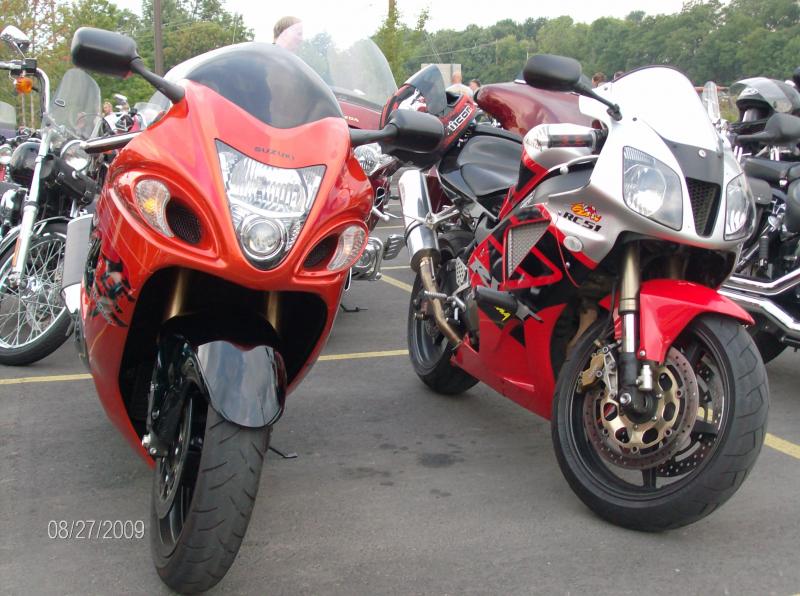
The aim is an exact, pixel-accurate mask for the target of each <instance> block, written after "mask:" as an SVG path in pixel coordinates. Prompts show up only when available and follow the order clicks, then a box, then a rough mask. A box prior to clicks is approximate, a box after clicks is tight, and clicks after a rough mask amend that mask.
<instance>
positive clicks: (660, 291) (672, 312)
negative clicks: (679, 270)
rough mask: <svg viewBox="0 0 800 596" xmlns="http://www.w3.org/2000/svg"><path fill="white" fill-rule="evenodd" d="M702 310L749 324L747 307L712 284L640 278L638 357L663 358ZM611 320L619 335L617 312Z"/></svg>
mask: <svg viewBox="0 0 800 596" xmlns="http://www.w3.org/2000/svg"><path fill="white" fill-rule="evenodd" d="M609 304H610V299H609V298H606V299H605V300H603V302H602V303H601V306H604V307H605V308H606V309H608V307H609ZM703 313H714V314H718V315H722V316H725V317H731V318H733V319H736V320H738V321H741V322H742V323H743V324H745V325H752V324H753V318H752V317H751V316H750V315H749V314H748V313H747V311H745V310H744V309H743V308H741V307H740V306H739V305H737V304H735V303H734V302H733V301H731V300H729V299H728V298H726V297H725V296H722V295H720V293H719V292H717V291H716V290H714V289H712V288H709V287H706V286H702V285H700V284H696V283H692V282H689V281H682V280H674V279H654V280H650V281H645V282H643V283H642V286H641V290H640V291H639V359H640V360H654V361H656V362H664V358H665V357H666V355H667V350H669V348H670V346H671V345H672V344H673V343H674V342H675V340H676V339H677V338H678V336H679V335H680V334H681V333H683V330H684V329H686V326H687V325H688V324H689V323H691V322H692V321H693V320H694V318H695V317H697V316H698V315H701V314H703ZM614 322H615V329H616V333H617V337H619V335H620V330H621V328H622V326H621V324H620V321H619V315H618V314H617V313H615V318H614Z"/></svg>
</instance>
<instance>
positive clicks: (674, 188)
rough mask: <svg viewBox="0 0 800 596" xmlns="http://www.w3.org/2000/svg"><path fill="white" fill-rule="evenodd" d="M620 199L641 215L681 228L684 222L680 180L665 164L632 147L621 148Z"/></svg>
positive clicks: (670, 226)
mask: <svg viewBox="0 0 800 596" xmlns="http://www.w3.org/2000/svg"><path fill="white" fill-rule="evenodd" d="M622 161H623V166H622V168H623V171H624V176H623V183H622V198H623V199H624V200H625V204H626V205H627V206H628V207H630V208H631V209H633V210H634V211H636V213H639V214H640V215H643V216H644V217H647V218H649V219H652V220H653V221H657V222H658V223H660V224H663V225H665V226H667V227H668V228H672V229H673V230H680V229H681V226H682V225H683V192H682V191H681V179H680V177H679V176H678V174H677V173H675V171H673V170H672V168H670V167H669V166H668V165H667V164H665V163H663V162H660V161H659V160H657V159H656V158H655V157H653V156H652V155H648V154H647V153H644V152H643V151H639V150H638V149H634V148H633V147H625V148H624V149H623V160H622Z"/></svg>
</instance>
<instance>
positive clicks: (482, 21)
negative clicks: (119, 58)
mask: <svg viewBox="0 0 800 596" xmlns="http://www.w3.org/2000/svg"><path fill="white" fill-rule="evenodd" d="M113 1H115V2H116V4H117V5H119V6H120V7H122V8H127V9H129V10H132V11H134V12H136V13H139V12H140V9H141V0H113ZM397 5H398V7H399V9H400V11H401V16H402V18H403V20H404V22H406V23H408V24H409V25H413V24H414V22H415V20H416V16H417V15H418V14H419V13H420V11H422V9H424V8H425V7H428V8H429V10H430V20H429V21H428V27H427V29H428V31H437V30H439V29H455V30H461V29H464V28H466V27H467V26H468V25H470V24H475V25H480V26H481V27H485V26H487V25H492V24H494V23H496V22H497V21H500V20H503V19H513V20H515V21H518V22H522V21H524V20H525V19H527V18H529V17H533V18H538V17H547V18H555V17H559V16H562V15H568V16H571V17H572V18H573V19H574V20H575V21H581V22H586V23H590V22H592V21H593V20H595V19H597V18H599V17H603V16H614V17H620V18H623V17H625V16H626V15H627V14H629V13H630V12H632V11H634V10H643V11H644V12H646V13H647V14H663V13H673V12H678V11H680V9H681V7H682V5H683V0H550V1H547V2H542V1H541V0H491V1H490V2H487V1H485V0H484V1H481V2H478V1H476V0H461V1H456V0H446V1H445V0H397ZM225 6H226V8H227V9H228V10H229V11H231V12H238V13H241V14H242V15H243V16H244V21H245V23H246V24H247V25H248V26H249V27H251V28H252V29H253V30H254V32H255V39H256V41H268V42H271V41H272V26H273V24H274V23H275V21H277V20H278V19H279V18H280V17H282V16H286V15H293V16H297V17H300V18H302V19H304V20H308V19H309V18H313V19H315V20H320V19H323V20H324V21H325V23H326V26H327V27H328V29H331V30H335V29H347V30H349V31H351V32H361V33H363V34H364V36H367V35H371V34H372V33H374V32H375V30H376V29H377V28H378V26H379V25H380V23H381V21H382V20H383V18H384V17H385V15H386V11H387V7H388V0H344V1H340V2H330V1H324V0H292V1H291V2H275V1H271V0H225Z"/></svg>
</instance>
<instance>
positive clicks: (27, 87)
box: [14, 77, 33, 95]
mask: <svg viewBox="0 0 800 596" xmlns="http://www.w3.org/2000/svg"><path fill="white" fill-rule="evenodd" d="M14 89H16V90H17V93H22V94H23V95H28V94H29V93H30V92H31V91H33V80H32V79H29V78H28V77H17V78H16V79H14Z"/></svg>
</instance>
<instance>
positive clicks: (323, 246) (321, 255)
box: [303, 236, 337, 269]
mask: <svg viewBox="0 0 800 596" xmlns="http://www.w3.org/2000/svg"><path fill="white" fill-rule="evenodd" d="M336 241H337V240H336V237H335V236H328V237H327V238H325V239H324V240H323V241H322V242H320V243H319V244H317V245H316V246H315V247H314V248H313V249H312V250H311V252H310V253H308V256H307V257H306V260H305V262H304V263H303V267H305V268H306V269H312V268H314V267H316V266H317V265H319V264H320V263H322V262H323V261H324V260H325V259H327V258H328V257H329V256H330V255H331V253H332V252H333V251H334V249H335V248H336Z"/></svg>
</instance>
